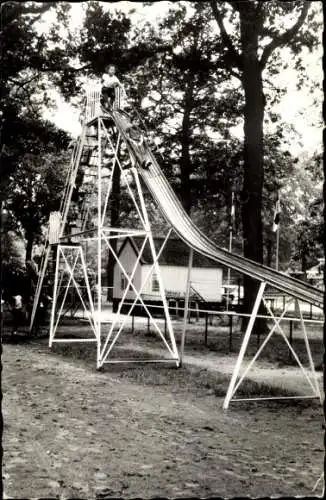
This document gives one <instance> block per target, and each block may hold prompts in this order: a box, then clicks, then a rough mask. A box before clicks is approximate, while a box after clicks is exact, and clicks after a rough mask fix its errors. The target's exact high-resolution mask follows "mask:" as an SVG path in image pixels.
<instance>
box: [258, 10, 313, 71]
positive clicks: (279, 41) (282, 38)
mask: <svg viewBox="0 0 326 500" xmlns="http://www.w3.org/2000/svg"><path fill="white" fill-rule="evenodd" d="M310 4H311V1H307V0H305V1H304V2H303V5H302V10H301V14H300V16H299V17H298V20H297V22H296V23H295V24H294V25H293V26H292V28H290V29H288V30H286V31H285V32H284V33H283V34H282V35H278V36H275V38H274V39H273V40H272V41H271V42H270V43H269V44H268V45H267V46H266V47H265V50H264V52H263V54H262V56H261V59H260V67H261V69H262V70H263V69H264V68H265V66H266V64H267V61H268V59H269V57H270V55H271V54H272V52H273V51H274V50H275V49H276V48H277V47H281V46H282V45H286V44H287V43H289V42H290V40H291V39H292V38H293V37H295V35H296V34H297V33H298V31H299V29H300V28H301V26H302V25H303V23H304V21H305V19H306V16H307V13H308V10H309V7H310Z"/></svg>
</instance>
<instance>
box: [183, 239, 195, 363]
mask: <svg viewBox="0 0 326 500" xmlns="http://www.w3.org/2000/svg"><path fill="white" fill-rule="evenodd" d="M193 256H194V251H193V249H192V248H190V250H189V260H188V274H187V284H186V293H185V307H184V311H183V325H182V333H181V345H180V366H182V360H183V353H184V347H185V339H186V331H187V318H188V309H189V295H190V278H191V269H192V262H193Z"/></svg>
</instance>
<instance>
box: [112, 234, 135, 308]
mask: <svg viewBox="0 0 326 500" xmlns="http://www.w3.org/2000/svg"><path fill="white" fill-rule="evenodd" d="M136 259H137V257H136V255H135V252H134V250H133V248H132V246H131V245H130V243H129V241H128V242H127V243H126V245H125V247H124V249H123V251H122V253H121V255H120V262H121V264H122V266H123V268H124V269H125V271H127V273H129V274H131V272H132V270H133V267H134V265H135V262H136ZM122 275H123V273H122V270H121V269H120V267H119V265H118V264H117V263H116V264H115V266H114V281H113V297H114V298H116V299H120V298H121V297H122V295H123V293H124V290H122V288H121V276H122ZM133 284H134V286H135V287H136V289H137V290H139V288H140V284H141V266H140V265H138V267H137V269H136V272H135V275H134V279H133ZM133 298H135V293H134V291H133V290H132V289H130V290H129V291H128V293H127V299H133Z"/></svg>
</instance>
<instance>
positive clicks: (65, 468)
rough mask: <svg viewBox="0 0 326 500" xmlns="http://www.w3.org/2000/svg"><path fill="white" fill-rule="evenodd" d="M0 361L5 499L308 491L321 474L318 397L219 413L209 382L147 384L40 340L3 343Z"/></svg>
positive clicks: (239, 494)
mask: <svg viewBox="0 0 326 500" xmlns="http://www.w3.org/2000/svg"><path fill="white" fill-rule="evenodd" d="M2 363H3V381H2V391H3V417H4V435H3V448H4V458H3V477H4V488H5V493H6V495H7V498H8V497H11V498H40V497H43V498H49V497H52V498H53V497H54V498H90V499H91V498H104V497H105V496H106V495H107V496H110V497H117V496H122V497H124V498H130V497H136V496H138V497H142V498H149V497H154V496H161V497H173V498H176V497H181V496H182V497H191V496H192V497H207V496H216V495H217V496H222V497H226V496H228V497H233V496H247V495H248V496H259V497H261V496H264V495H266V496H271V495H276V496H278V495H290V496H292V495H310V494H311V490H312V487H313V485H314V484H315V482H316V480H317V479H318V477H319V475H320V472H321V468H322V461H323V444H322V430H321V422H322V417H321V409H320V407H319V406H318V404H315V403H309V405H308V404H302V405H300V404H297V405H295V406H294V405H293V406H291V405H286V406H284V405H280V406H279V405H276V404H270V405H263V406H259V405H256V404H252V405H251V406H248V405H247V406H240V407H238V406H237V407H236V408H232V409H231V410H229V411H228V412H224V411H223V410H222V409H221V407H222V400H221V398H216V397H215V396H213V395H212V394H211V393H210V392H209V391H207V390H206V391H205V390H201V391H198V390H195V389H194V391H193V392H189V391H185V390H184V389H183V388H182V387H180V388H179V389H177V390H173V391H171V387H169V386H168V385H167V386H155V385H153V386H151V385H150V383H148V384H147V385H146V386H144V385H143V384H140V383H137V382H136V381H132V380H125V379H124V378H123V377H122V376H121V374H120V373H119V371H115V372H114V373H112V372H110V371H108V370H105V371H104V372H96V371H95V370H94V366H93V364H90V365H85V364H83V363H81V362H79V361H78V360H75V359H72V358H71V359H70V358H62V357H61V356H58V354H56V353H53V352H50V351H48V350H47V348H46V347H44V346H40V345H37V344H29V345H11V344H6V345H3V359H2ZM126 369H127V368H124V370H126ZM160 369H161V368H160V367H159V366H156V367H155V368H153V373H154V374H155V370H156V371H157V370H160ZM171 370H173V368H171ZM121 373H122V371H121ZM171 373H177V372H176V371H174V372H171Z"/></svg>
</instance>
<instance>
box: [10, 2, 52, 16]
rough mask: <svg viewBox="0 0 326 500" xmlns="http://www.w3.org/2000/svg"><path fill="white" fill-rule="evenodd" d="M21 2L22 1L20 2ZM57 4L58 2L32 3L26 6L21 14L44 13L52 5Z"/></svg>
mask: <svg viewBox="0 0 326 500" xmlns="http://www.w3.org/2000/svg"><path fill="white" fill-rule="evenodd" d="M19 3H20V2H19ZM55 6H56V2H42V4H41V5H37V6H36V5H30V6H27V5H26V6H24V7H23V8H22V10H21V14H44V13H45V12H47V11H48V10H49V9H51V8H52V7H55Z"/></svg>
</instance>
